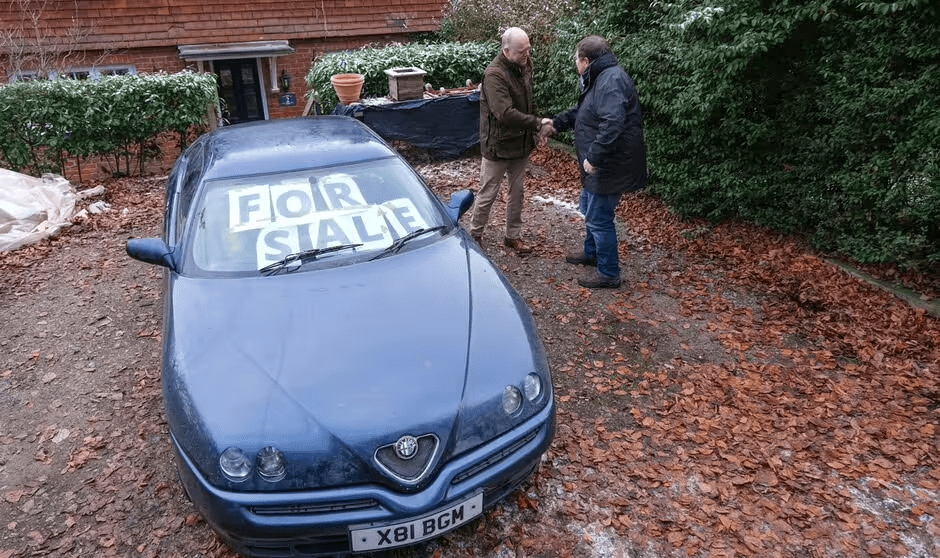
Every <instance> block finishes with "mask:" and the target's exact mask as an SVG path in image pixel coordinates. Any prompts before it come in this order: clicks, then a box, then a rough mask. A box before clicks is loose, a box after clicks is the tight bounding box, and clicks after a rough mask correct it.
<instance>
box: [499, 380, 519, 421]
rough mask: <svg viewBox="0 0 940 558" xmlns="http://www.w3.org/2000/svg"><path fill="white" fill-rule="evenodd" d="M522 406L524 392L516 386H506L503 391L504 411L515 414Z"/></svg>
mask: <svg viewBox="0 0 940 558" xmlns="http://www.w3.org/2000/svg"><path fill="white" fill-rule="evenodd" d="M521 407H522V392H521V391H519V388H517V387H516V386H506V390H505V391H503V411H505V412H506V414H507V415H514V414H516V412H518V411H519V409H520V408H521Z"/></svg>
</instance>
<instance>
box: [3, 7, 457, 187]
mask: <svg viewBox="0 0 940 558" xmlns="http://www.w3.org/2000/svg"><path fill="white" fill-rule="evenodd" d="M447 1H448V0H316V1H298V0H254V1H252V2H245V1H244V0H201V1H200V0H160V1H156V2H154V1H150V2H139V1H132V0H82V1H80V2H34V3H33V5H35V6H43V10H42V13H41V14H40V15H41V17H40V18H39V24H38V26H32V25H31V24H30V23H27V19H26V18H24V15H25V14H24V13H22V10H21V9H20V8H18V6H19V3H17V2H0V31H2V32H4V33H5V34H7V35H9V34H10V33H12V34H13V35H16V32H17V31H19V32H25V33H21V34H22V35H23V37H29V36H32V37H36V36H40V37H42V45H43V46H42V47H36V46H35V45H33V44H29V41H30V39H25V38H24V41H25V43H24V46H25V47H26V50H29V49H30V48H32V49H35V48H44V49H49V50H56V49H58V50H60V51H63V52H69V53H70V55H71V56H70V66H71V67H90V66H92V65H94V66H96V67H99V68H100V67H104V66H122V65H132V66H134V68H135V70H136V71H137V73H155V72H160V71H163V72H167V73H175V72H178V71H181V70H183V69H191V70H194V71H195V70H197V69H198V67H199V66H198V64H197V63H195V62H187V61H185V60H183V59H181V58H180V56H179V50H178V48H179V46H182V45H194V44H210V43H218V44H224V43H231V42H249V41H271V40H287V41H288V42H289V44H290V46H291V47H292V48H293V49H294V52H293V53H292V54H290V55H287V56H278V57H276V58H274V59H273V60H274V63H275V64H276V75H280V73H281V71H282V70H283V71H286V72H287V73H288V74H290V76H291V78H292V79H291V90H290V92H291V93H293V94H294V95H295V96H296V105H295V106H281V105H280V104H279V99H280V97H281V92H280V91H279V90H278V89H277V84H276V83H275V84H272V83H270V75H271V74H270V69H269V64H270V63H271V59H270V58H262V59H261V61H262V64H261V68H260V72H259V74H260V77H261V79H262V80H263V81H264V84H265V87H264V90H265V101H266V103H267V113H268V117H269V118H289V117H294V116H300V115H301V114H303V112H304V109H305V107H306V101H307V99H306V93H307V89H306V83H305V80H304V77H305V76H306V74H307V72H308V71H309V70H310V67H311V64H312V62H313V60H314V59H315V58H316V57H317V56H318V55H319V54H322V53H325V52H332V51H337V50H343V49H351V48H358V47H360V46H363V45H365V44H369V43H378V44H384V43H389V42H405V41H407V40H408V36H409V34H411V33H415V32H423V31H436V30H438V29H439V21H440V18H441V14H442V10H443V7H444V6H445V5H446V3H447ZM2 57H3V53H0V59H2ZM10 67H11V64H9V63H6V64H0V80H2V81H0V83H3V82H6V81H8V80H9V75H8V69H9V68H10ZM24 69H28V68H24ZM203 70H204V71H210V66H209V64H208V63H203ZM176 144H177V139H174V138H163V139H162V141H161V150H162V157H161V158H160V159H159V160H157V161H151V162H150V163H149V164H148V166H147V168H146V169H145V174H150V175H154V174H165V173H167V172H168V171H169V169H170V167H171V166H172V164H173V162H174V161H175V159H176V157H177V156H178V155H179V148H178V146H177V145H176ZM79 163H80V164H79ZM113 166H114V165H113V164H112V163H109V162H108V161H100V160H84V161H81V162H79V161H77V160H74V158H73V160H70V161H69V162H68V165H67V168H66V178H68V179H69V180H73V181H77V180H78V179H79V175H80V178H81V181H82V182H86V183H87V182H89V181H95V180H99V179H102V178H105V177H107V176H109V175H110V170H109V168H113ZM79 169H80V170H81V172H80V173H79Z"/></svg>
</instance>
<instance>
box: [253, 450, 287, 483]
mask: <svg viewBox="0 0 940 558" xmlns="http://www.w3.org/2000/svg"><path fill="white" fill-rule="evenodd" d="M285 473H287V463H286V462H285V461H284V454H283V453H281V450H279V449H277V448H275V447H273V446H268V447H266V448H264V449H262V450H261V451H259V452H258V474H259V475H261V478H263V479H264V480H266V481H271V482H274V481H279V480H281V479H283V478H284V474H285Z"/></svg>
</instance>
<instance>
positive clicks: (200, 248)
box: [127, 116, 555, 556]
mask: <svg viewBox="0 0 940 558" xmlns="http://www.w3.org/2000/svg"><path fill="white" fill-rule="evenodd" d="M472 202H473V194H472V192H470V191H466V190H465V191H461V192H458V193H456V194H454V195H453V197H452V198H451V199H450V200H449V203H448V204H446V205H445V204H444V203H442V202H441V201H440V200H439V199H438V198H437V197H436V196H435V195H434V194H433V193H432V192H431V191H430V190H429V189H428V188H427V186H426V185H425V183H424V181H423V180H422V179H421V177H420V176H419V175H418V174H417V173H416V172H415V171H414V170H413V169H412V168H411V167H410V166H409V165H408V164H407V163H406V162H405V161H404V160H403V159H402V158H401V157H400V156H399V155H398V154H397V153H396V152H395V151H394V150H393V149H391V148H390V147H389V146H388V145H387V144H386V143H385V142H384V141H383V140H382V139H381V138H380V137H379V136H377V135H376V134H375V133H373V132H372V131H371V130H370V129H369V128H367V127H366V126H364V125H363V124H361V123H360V122H359V121H357V120H355V119H353V118H348V117H340V116H322V117H315V118H314V117H311V118H297V119H282V120H272V121H262V122H255V123H248V124H240V125H236V126H230V127H224V128H220V129H218V130H215V131H213V132H210V133H208V134H205V135H203V136H202V137H200V138H199V139H198V140H197V141H195V142H194V143H193V144H192V145H191V146H190V147H189V148H188V149H187V150H186V151H185V152H184V153H183V154H182V155H181V156H180V158H179V160H178V161H177V162H176V165H175V166H174V168H173V171H172V173H171V174H170V176H169V180H168V182H167V190H166V215H165V219H164V230H163V235H162V237H161V238H147V239H132V240H129V241H128V243H127V253H128V254H129V255H130V256H131V257H133V258H135V259H137V260H140V261H143V262H146V263H150V264H155V265H158V266H162V267H164V268H166V272H165V274H164V276H165V292H164V301H165V308H164V316H163V337H162V339H163V364H162V367H163V371H162V372H163V397H164V404H165V408H166V415H167V420H168V423H169V430H170V436H171V442H172V447H173V450H174V451H175V455H176V461H177V465H178V468H179V473H180V478H181V480H182V484H183V486H184V488H185V491H186V493H187V495H188V496H189V497H190V499H191V500H192V502H193V504H194V505H195V507H196V508H197V509H198V511H199V512H200V513H201V514H202V516H203V517H204V518H205V519H206V521H207V522H208V523H209V525H211V527H212V528H213V529H214V530H215V531H216V532H217V533H218V534H219V535H220V536H221V537H222V538H223V539H225V540H226V541H227V542H228V543H229V544H230V545H231V546H232V547H233V548H234V549H235V550H237V551H238V552H240V553H242V554H245V555H249V556H317V555H330V554H337V553H339V554H344V553H368V552H375V551H382V550H386V549H392V548H396V547H401V546H407V545H411V544H415V543H418V542H420V541H424V540H426V539H430V538H432V537H435V536H438V535H441V534H443V533H445V532H447V531H450V530H452V529H454V528H456V527H458V526H460V525H463V524H466V523H468V522H470V521H472V520H473V519H474V518H476V517H478V516H480V515H481V514H482V513H483V512H484V510H486V509H487V508H488V507H490V506H492V505H493V504H494V503H496V502H497V501H498V500H500V499H501V498H502V497H504V496H506V495H507V494H508V493H510V492H511V491H513V490H514V489H516V488H517V487H519V486H520V485H521V484H522V483H523V482H525V481H526V479H527V478H528V477H529V476H530V475H531V474H532V473H533V472H534V471H535V469H536V468H537V466H538V465H539V462H540V460H541V456H542V454H543V453H544V452H545V450H546V449H547V448H548V447H549V444H550V443H551V440H552V436H553V434H554V422H555V403H554V395H553V394H554V390H553V386H552V376H551V373H550V370H549V367H548V361H547V358H546V355H545V350H544V347H543V346H542V343H541V341H540V339H539V335H538V332H537V330H536V325H535V323H534V321H533V319H532V316H531V314H530V311H529V309H528V307H527V305H526V304H525V302H524V301H523V300H522V298H521V297H520V296H519V294H518V293H517V292H516V291H515V290H514V289H513V288H512V287H511V286H510V284H509V283H508V281H507V280H506V278H505V277H504V276H503V274H502V273H501V272H500V271H499V270H498V269H497V268H496V267H495V266H494V265H493V264H492V263H491V262H490V261H489V260H488V259H487V257H486V255H485V254H484V253H483V252H482V251H481V249H480V247H479V246H478V245H477V244H476V243H474V242H473V241H472V240H471V238H470V236H469V234H468V233H467V232H466V231H465V230H464V229H463V228H462V227H461V226H460V225H459V224H458V219H459V218H460V216H461V215H462V214H463V213H464V212H465V211H466V210H467V209H468V208H469V207H470V205H471V204H472Z"/></svg>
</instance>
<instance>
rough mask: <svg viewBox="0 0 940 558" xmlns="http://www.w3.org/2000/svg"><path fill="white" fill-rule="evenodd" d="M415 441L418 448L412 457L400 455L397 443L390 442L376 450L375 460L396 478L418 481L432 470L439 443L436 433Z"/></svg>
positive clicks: (410, 481) (408, 481)
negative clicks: (396, 447) (407, 457)
mask: <svg viewBox="0 0 940 558" xmlns="http://www.w3.org/2000/svg"><path fill="white" fill-rule="evenodd" d="M415 441H416V442H417V450H416V451H415V454H414V456H413V457H411V458H410V459H402V458H401V457H399V456H398V454H397V453H396V452H395V444H388V445H387V446H382V447H380V448H379V449H377V450H375V461H376V462H377V463H378V464H379V466H380V467H381V468H382V469H383V470H384V471H385V472H387V473H388V474H390V475H391V476H393V477H395V478H396V479H398V480H400V481H402V482H406V483H409V484H414V483H417V482H418V481H420V480H421V479H422V478H424V476H425V475H426V474H427V472H428V471H429V470H430V468H431V463H432V462H433V461H434V456H435V454H436V453H437V448H438V446H439V443H438V440H437V436H435V435H434V434H425V435H424V436H419V437H418V438H415Z"/></svg>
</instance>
